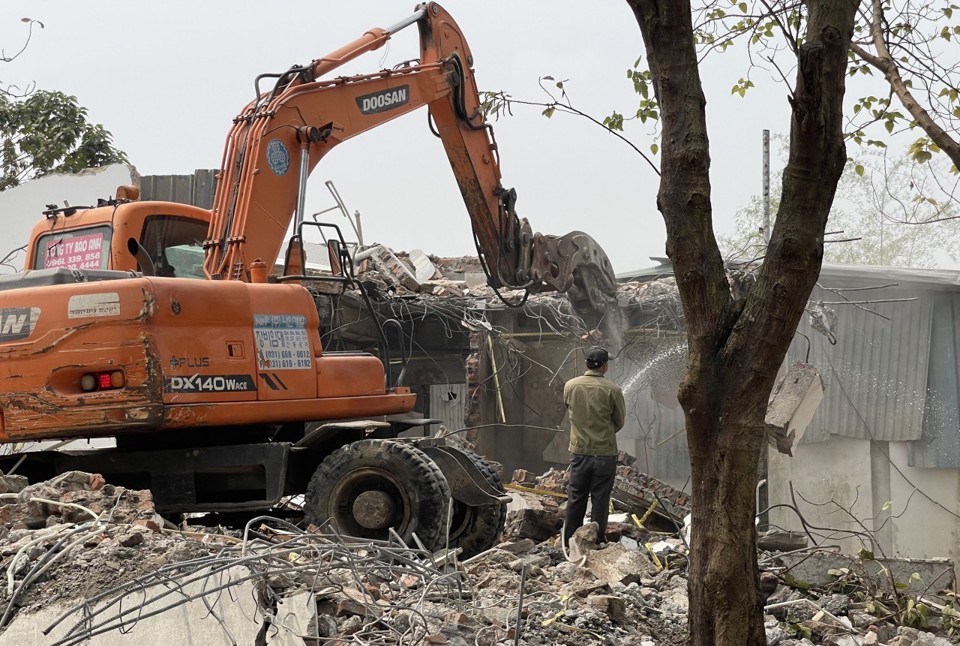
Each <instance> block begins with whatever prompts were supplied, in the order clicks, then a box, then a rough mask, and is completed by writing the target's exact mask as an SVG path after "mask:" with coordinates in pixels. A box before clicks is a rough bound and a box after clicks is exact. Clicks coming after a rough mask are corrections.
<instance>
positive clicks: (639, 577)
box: [0, 472, 960, 646]
mask: <svg viewBox="0 0 960 646" xmlns="http://www.w3.org/2000/svg"><path fill="white" fill-rule="evenodd" d="M551 478H552V479H556V478H558V474H556V473H553V474H550V477H549V478H547V479H546V480H542V481H538V482H530V481H529V480H524V481H525V482H526V483H527V484H528V485H529V484H534V485H543V484H544V482H546V481H548V480H550V479H551ZM554 484H556V483H554ZM4 486H9V488H10V489H13V491H11V490H8V491H7V492H6V493H5V494H3V495H2V496H3V497H0V501H2V502H3V503H5V504H3V505H2V506H0V513H3V514H4V515H5V518H7V519H8V521H7V523H6V524H5V525H4V527H3V530H2V532H3V534H2V537H0V556H2V558H3V566H4V568H5V569H6V570H7V573H8V577H9V578H8V581H9V582H10V584H9V585H8V586H6V587H4V588H0V609H2V610H0V612H3V615H2V619H0V623H2V625H3V630H2V632H0V646H7V645H11V646H33V645H40V644H44V645H49V644H58V645H60V646H68V645H77V646H79V645H80V644H84V645H87V644H90V645H93V646H100V645H105V644H127V643H130V644H134V643H136V644H137V646H150V645H153V644H158V645H159V644H169V643H203V644H231V643H232V644H253V643H257V644H265V645H267V646H301V645H303V646H306V645H308V644H310V645H313V644H320V643H329V644H347V643H360V644H374V643H375V644H399V643H405V644H406V643H411V644H413V643H419V644H447V645H454V646H458V645H470V644H475V645H479V646H494V645H498V646H499V645H500V644H513V643H518V644H525V645H534V644H536V645H547V644H569V645H572V644H576V645H577V646H588V645H600V644H604V645H606V644H624V645H636V644H644V645H647V646H669V645H674V644H683V643H685V641H686V631H687V619H688V614H689V610H690V609H689V602H688V599H687V578H686V571H685V568H686V558H685V546H684V544H683V543H682V541H680V540H679V539H678V538H677V536H676V535H670V534H663V533H654V532H652V531H650V530H649V529H646V528H644V527H640V526H639V525H638V524H637V523H636V522H635V521H633V519H631V520H630V522H612V523H611V529H610V531H609V532H608V539H609V538H610V536H611V535H613V534H617V535H618V539H617V540H616V541H609V542H607V543H606V544H603V543H601V542H600V541H598V537H597V535H596V531H597V528H596V525H595V524H593V523H588V524H586V525H584V526H583V527H581V528H580V529H579V530H578V531H577V532H576V533H575V535H574V539H573V540H572V541H571V549H570V552H569V553H567V554H565V553H564V551H563V549H562V548H561V546H560V545H559V544H558V536H557V534H556V533H555V534H554V535H553V536H549V537H547V538H546V539H545V540H537V539H535V538H533V537H530V536H522V537H519V536H511V537H507V538H505V540H504V541H503V542H502V543H501V544H499V545H498V546H496V547H494V548H492V549H490V550H487V551H485V552H483V553H481V554H478V555H476V556H474V557H472V558H470V559H467V560H464V561H461V560H459V559H458V558H457V555H456V552H450V553H445V552H439V553H436V554H431V553H429V552H424V551H422V550H420V549H417V548H414V547H411V546H407V545H404V544H403V543H401V542H400V541H399V540H394V541H389V542H387V541H363V540H358V539H350V540H345V539H343V538H341V537H340V536H338V535H336V534H334V533H333V532H328V531H326V530H325V528H323V527H320V528H317V527H309V528H307V529H306V530H304V529H302V528H300V527H297V526H295V525H292V524H290V523H289V522H287V521H285V520H281V519H275V518H269V517H258V518H255V519H253V520H252V521H250V522H249V523H248V524H247V525H246V526H245V527H243V528H237V529H235V530H224V529H222V528H216V529H211V528H204V527H186V528H181V529H172V528H164V527H163V524H164V523H163V521H162V520H161V519H159V517H158V516H156V512H155V511H154V510H153V506H152V497H151V496H150V492H148V491H132V490H127V489H123V488H121V487H114V486H112V485H110V484H107V483H105V482H103V478H101V477H100V476H97V475H95V474H87V473H80V472H71V473H67V474H63V475H62V476H59V477H58V478H55V479H53V480H51V481H48V482H44V483H38V484H35V485H29V486H28V485H26V484H25V483H24V482H22V481H13V480H12V479H10V478H0V487H4ZM528 488H529V489H533V487H528ZM17 489H19V490H18V491H16V490H17ZM537 490H538V491H542V492H546V493H531V492H530V491H521V492H518V493H520V494H521V495H522V496H524V498H525V499H527V498H529V499H530V504H533V503H534V502H537V500H538V499H545V500H544V501H543V503H542V504H541V506H540V507H539V508H538V509H535V510H534V509H527V510H526V511H540V512H543V513H544V514H546V513H548V510H550V513H553V514H555V515H556V514H559V509H560V506H561V505H559V504H557V501H558V500H560V501H561V502H562V500H561V499H560V498H557V497H556V496H553V495H547V493H553V492H547V490H543V489H537ZM515 493H517V492H515ZM622 518H627V516H623V517H622ZM622 518H621V520H622ZM142 521H147V523H144V522H142ZM815 554H819V552H817V551H810V550H808V551H807V554H806V556H808V557H810V556H812V555H815ZM787 556H789V555H787V554H781V553H768V552H762V553H761V558H760V562H761V565H762V566H763V567H764V571H763V573H762V578H761V586H762V587H763V589H764V590H765V591H766V592H767V593H769V597H768V598H767V601H766V611H767V613H769V614H767V615H766V617H765V623H764V628H765V630H766V633H767V637H768V643H770V644H779V645H781V646H789V645H799V644H825V645H832V646H848V645H857V646H859V645H863V644H879V645H886V646H945V645H946V644H949V643H950V641H949V639H947V638H946V637H945V635H946V634H947V632H948V631H949V630H950V629H951V627H952V626H953V625H954V623H953V622H954V620H955V618H956V617H960V613H958V612H957V611H956V610H955V609H954V605H955V604H954V602H953V601H952V599H953V597H949V595H945V596H941V597H938V599H940V600H939V601H933V600H932V599H933V597H932V595H933V594H934V593H935V592H938V590H933V589H930V590H928V591H927V592H925V593H924V594H923V595H922V596H917V597H906V596H904V595H903V594H900V595H899V596H893V595H887V596H883V594H882V586H880V585H878V584H877V583H876V582H875V581H871V582H866V581H864V580H860V579H855V574H854V573H851V572H850V571H849V570H848V571H847V572H846V573H841V575H842V576H841V577H837V576H833V578H832V581H831V583H830V584H829V585H826V586H823V587H817V586H812V585H809V584H807V583H802V584H801V583H800V582H798V581H796V580H795V579H793V578H791V575H790V570H789V569H788V566H786V565H785V562H786V561H785V558H784V557H787ZM811 560H812V559H811ZM835 575H836V573H835ZM791 583H792V587H791V585H789V584H791ZM521 585H522V593H523V603H522V605H521V603H520V596H521ZM867 590H873V591H874V592H873V593H871V594H872V596H871V595H867V594H866V593H865V592H864V591H867ZM927 594H929V595H931V597H930V598H927V596H926V595H927ZM911 599H913V601H910V600H911ZM920 608H922V610H921V609H920ZM517 631H519V633H518V632H517Z"/></svg>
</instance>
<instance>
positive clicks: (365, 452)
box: [0, 2, 616, 555]
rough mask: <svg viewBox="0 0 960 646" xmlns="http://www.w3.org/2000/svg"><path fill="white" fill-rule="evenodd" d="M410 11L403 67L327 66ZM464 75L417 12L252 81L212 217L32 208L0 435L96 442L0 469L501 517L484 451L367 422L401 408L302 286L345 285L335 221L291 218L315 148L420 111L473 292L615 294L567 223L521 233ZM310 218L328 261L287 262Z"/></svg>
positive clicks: (259, 499) (428, 536)
mask: <svg viewBox="0 0 960 646" xmlns="http://www.w3.org/2000/svg"><path fill="white" fill-rule="evenodd" d="M410 25H417V27H418V28H419V31H420V43H421V51H420V59H419V60H418V61H414V62H407V63H404V64H401V65H399V66H397V67H394V68H392V69H389V70H381V71H379V72H376V73H373V74H366V75H359V76H349V77H343V76H339V77H333V76H332V74H331V73H332V72H333V71H334V70H336V69H337V68H338V67H340V66H341V65H343V64H344V63H346V62H347V61H350V60H352V59H354V58H356V57H357V56H359V55H361V54H363V53H365V52H369V51H372V50H375V49H377V48H379V47H381V46H382V45H383V44H384V43H386V42H387V41H388V40H389V39H390V37H391V36H392V35H393V34H395V33H396V32H397V31H399V30H401V29H403V28H405V27H408V26H410ZM472 68H473V56H472V55H471V53H470V49H469V47H468V46H467V43H466V42H465V40H464V38H463V36H462V34H461V32H460V28H459V27H458V26H457V24H456V23H455V22H454V20H453V19H452V18H451V17H450V15H449V14H448V13H447V12H446V11H445V10H444V9H443V8H441V7H440V6H439V5H437V4H436V3H433V2H431V3H426V4H422V5H419V6H418V7H417V9H416V10H415V13H414V14H413V15H412V16H410V17H409V18H407V19H405V20H403V21H401V22H400V23H398V24H397V25H395V26H393V27H391V28H389V29H371V30H370V31H368V32H366V33H365V34H364V35H363V36H362V37H361V38H359V39H357V40H355V41H354V42H352V43H350V44H348V45H346V46H344V47H342V48H340V49H338V50H336V51H334V52H332V53H330V54H329V55H327V56H325V57H323V58H320V59H317V60H314V61H313V62H311V63H310V64H309V65H306V66H295V67H292V68H290V69H289V70H287V71H285V72H282V73H279V74H262V75H260V76H258V77H257V79H256V86H257V91H256V97H255V99H254V100H253V101H252V102H251V103H250V104H249V105H248V106H246V108H245V109H244V110H243V111H242V112H241V113H240V114H239V115H238V116H237V117H236V119H235V120H234V125H233V128H232V129H231V131H230V134H229V136H228V138H227V142H226V146H225V149H224V154H223V160H222V165H221V169H220V173H219V176H218V182H217V188H216V196H215V199H214V206H213V209H212V211H208V210H206V209H201V208H198V207H194V206H189V205H185V204H177V203H172V202H142V201H138V200H137V197H138V196H137V192H136V190H135V189H133V188H132V187H121V188H120V189H118V191H117V195H116V197H115V198H113V199H110V200H104V201H101V203H100V204H98V205H97V206H96V207H66V208H56V207H50V208H49V210H48V211H45V213H44V215H45V216H46V217H45V219H44V220H43V221H41V222H40V223H39V224H38V225H37V226H36V227H35V228H34V231H33V234H32V238H31V241H30V245H29V248H28V252H27V259H26V270H25V271H24V272H22V273H20V274H17V275H15V276H8V277H3V278H0V442H4V443H8V444H10V443H14V444H15V443H21V442H27V441H33V440H51V439H59V440H66V439H71V438H98V437H113V438H115V439H116V447H115V448H109V449H100V450H93V451H76V452H68V451H42V452H36V453H29V454H24V455H25V456H27V459H26V460H25V461H23V463H22V464H20V465H19V467H18V468H19V470H20V472H21V473H25V474H27V475H28V476H31V477H48V476H49V475H52V474H53V473H58V472H63V471H67V470H71V469H82V470H86V471H96V472H99V473H103V474H104V475H106V476H107V478H108V479H109V480H110V481H111V482H115V483H116V484H121V485H125V486H130V487H137V488H150V489H151V490H152V491H153V494H154V499H155V502H156V504H157V507H158V510H159V511H162V512H170V513H173V512H193V511H221V512H229V511H238V510H244V511H246V510H256V509H269V508H271V507H272V506H274V505H276V504H277V503H278V502H279V501H280V500H281V499H283V498H284V497H285V496H290V495H295V494H301V493H305V504H304V514H305V516H306V519H307V520H308V521H309V522H312V523H315V524H318V525H320V524H322V523H327V522H328V523H331V524H332V525H333V526H334V528H335V529H336V530H337V531H340V532H342V533H344V534H349V535H353V536H359V537H364V538H372V539H382V538H387V537H388V536H389V535H390V533H391V532H392V531H395V532H396V533H397V534H399V535H400V536H401V537H402V538H403V539H404V540H408V541H409V540H413V539H414V538H415V539H416V540H419V541H420V543H422V544H423V546H424V547H426V548H428V549H434V548H437V547H438V546H440V545H442V544H445V543H446V542H447V540H448V537H449V544H450V545H454V546H460V547H462V548H463V550H464V553H465V554H467V555H469V554H473V553H476V552H479V551H482V550H484V549H486V548H487V547H489V546H490V545H491V544H492V543H493V541H494V540H495V539H496V536H497V534H498V533H499V530H500V529H501V528H502V526H503V521H504V518H505V515H506V512H505V506H504V502H505V497H504V495H503V489H502V484H501V482H500V478H499V476H498V475H497V474H496V472H495V471H494V470H493V469H492V468H491V466H490V465H489V464H488V463H486V462H485V461H484V460H483V459H481V458H480V456H478V455H476V454H474V453H471V452H469V451H466V450H463V449H460V448H457V447H454V446H449V445H447V444H446V443H445V442H444V441H443V439H442V438H420V439H419V440H410V439H401V438H398V434H399V433H400V432H402V431H403V430H404V429H405V428H407V427H406V426H405V425H404V424H403V423H400V422H396V421H393V422H391V421H387V417H388V416H393V415H397V414H402V413H407V412H409V411H411V410H412V409H413V406H414V403H415V397H414V395H413V394H412V393H411V392H410V390H409V389H407V388H403V387H396V386H391V385H390V384H387V383H386V378H385V373H386V371H385V368H384V362H383V360H382V359H381V358H378V357H377V356H375V355H372V354H368V353H362V352H331V351H328V350H325V349H324V348H323V347H322V345H321V337H320V333H319V326H320V321H319V315H318V312H317V308H316V304H315V302H314V298H313V295H312V293H311V290H310V289H308V287H309V283H310V282H311V281H314V280H326V281H335V282H340V283H349V284H355V285H358V286H359V284H358V283H356V281H354V279H353V274H352V263H351V258H350V255H349V253H347V251H346V247H345V244H344V241H343V237H342V235H340V233H339V230H336V228H335V227H333V225H325V224H322V223H316V222H312V221H307V219H306V218H305V217H304V203H305V195H306V182H307V178H308V176H309V175H310V173H311V171H312V170H313V169H314V168H315V166H316V165H317V163H318V162H319V161H320V159H321V158H322V157H323V156H324V155H325V154H326V153H327V152H328V151H329V150H330V149H331V148H333V147H334V146H335V145H337V144H339V143H341V142H343V141H345V140H347V139H349V138H351V137H354V136H356V135H359V134H360V133H362V132H365V131H367V130H370V129H372V128H375V127H377V126H378V125H381V124H383V123H385V122H387V121H389V120H391V119H394V118H396V117H399V116H401V115H403V114H406V113H408V112H411V111H413V110H416V109H418V108H421V107H423V106H426V107H427V108H428V109H429V115H430V118H431V126H432V129H433V130H434V134H436V135H437V136H438V137H439V138H440V139H441V141H442V143H443V146H444V148H445V150H446V154H447V156H448V158H449V160H450V164H451V166H452V168H453V172H454V176H455V178H456V181H457V183H458V184H459V187H460V190H461V192H462V194H463V198H464V202H465V203H466V207H467V211H468V213H469V215H470V218H471V222H472V226H473V231H474V235H475V239H476V243H477V249H478V252H479V254H480V258H481V261H482V264H483V266H484V268H485V271H486V272H487V276H488V280H489V283H490V285H491V286H492V287H494V288H495V289H500V288H507V289H523V290H527V291H529V292H540V291H549V290H558V291H561V292H564V293H566V294H567V295H568V297H569V298H570V300H571V302H572V303H573V306H574V308H575V309H576V310H577V311H578V312H581V313H582V314H583V315H584V316H585V318H586V319H587V320H588V324H596V323H597V322H599V321H600V319H601V317H602V316H603V313H604V312H609V311H612V310H614V309H616V308H615V304H616V294H615V283H614V279H613V273H612V269H611V267H610V263H609V261H608V260H607V258H606V255H605V254H604V253H603V251H602V250H601V249H600V248H599V247H598V246H597V244H596V243H595V242H594V241H593V240H592V239H591V238H590V237H589V236H587V235H586V234H583V233H580V232H574V233H571V234H567V235H566V236H562V237H555V236H546V235H541V234H536V233H534V232H533V231H532V229H531V228H530V225H529V224H528V223H527V221H526V220H521V219H519V218H518V217H517V215H516V212H515V208H514V207H515V203H516V192H515V191H513V190H507V189H505V188H503V186H502V184H501V179H500V167H499V158H498V151H497V146H496V143H495V140H494V138H493V131H492V128H491V126H490V124H488V123H487V122H486V120H485V118H484V115H483V114H482V112H481V110H480V98H479V94H478V90H477V85H476V81H475V78H474V74H473V69H472ZM266 81H270V82H271V83H270V84H269V85H270V87H267V88H261V85H263V84H264V83H265V82H266ZM291 222H293V235H292V237H291V238H290V239H289V241H288V244H287V245H286V261H285V262H284V269H283V271H282V272H280V273H279V275H274V274H275V272H274V271H273V269H274V267H275V265H276V263H277V260H278V258H279V256H280V254H281V250H282V249H283V247H284V239H285V238H286V236H287V232H288V230H290V225H291ZM311 226H316V227H320V228H324V227H326V228H327V232H328V233H329V236H328V237H329V239H330V243H329V244H328V252H329V256H330V258H329V260H330V264H331V266H332V267H333V268H334V272H333V275H331V276H323V277H315V276H308V275H307V273H308V272H306V271H305V269H304V267H305V258H304V252H303V248H304V245H303V236H304V230H305V228H307V227H311ZM331 227H333V229H332V230H331V229H330V228H331ZM359 287H360V289H361V291H362V286H359ZM591 317H592V320H591Z"/></svg>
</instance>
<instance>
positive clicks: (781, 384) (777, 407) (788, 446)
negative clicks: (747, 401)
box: [764, 361, 824, 456]
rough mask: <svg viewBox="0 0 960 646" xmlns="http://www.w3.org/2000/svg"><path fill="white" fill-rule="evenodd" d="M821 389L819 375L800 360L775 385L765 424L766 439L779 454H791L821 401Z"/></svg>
mask: <svg viewBox="0 0 960 646" xmlns="http://www.w3.org/2000/svg"><path fill="white" fill-rule="evenodd" d="M823 390H824V388H823V380H822V378H821V377H820V372H819V371H818V370H817V369H816V368H814V367H813V366H809V365H807V364H805V363H803V362H800V361H798V362H796V363H795V364H793V365H792V366H790V367H789V368H788V370H787V373H786V374H785V375H784V376H783V377H782V378H781V379H780V381H778V382H777V385H776V386H775V387H774V389H773V392H772V393H771V394H770V401H769V402H768V404H767V416H766V418H765V420H764V421H765V425H766V430H767V439H768V441H769V442H770V443H771V444H773V445H774V446H775V447H777V450H778V451H780V452H781V453H783V454H785V455H790V456H792V455H793V452H794V451H795V450H796V448H797V446H798V445H799V444H800V440H801V439H803V434H804V432H805V431H806V430H807V425H808V424H810V421H811V420H812V419H813V415H814V413H816V412H817V408H819V406H820V402H821V401H823Z"/></svg>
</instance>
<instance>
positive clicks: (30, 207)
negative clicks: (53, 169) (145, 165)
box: [0, 164, 140, 274]
mask: <svg viewBox="0 0 960 646" xmlns="http://www.w3.org/2000/svg"><path fill="white" fill-rule="evenodd" d="M139 183H140V176H139V175H138V174H137V171H136V169H135V168H134V167H133V166H128V165H126V164H115V165H113V166H105V167H103V168H91V169H89V170H86V171H83V172H82V173H78V174H76V175H48V176H46V177H41V178H39V179H33V180H30V181H28V182H25V183H23V184H21V185H20V186H16V187H14V188H9V189H7V190H5V191H0V222H2V225H3V226H2V231H3V237H2V240H0V258H3V257H4V256H6V255H7V254H8V253H9V252H10V251H12V250H14V249H16V248H18V247H20V246H23V245H25V244H27V243H28V242H29V240H30V232H31V230H33V226H34V225H35V224H36V223H37V222H39V221H40V220H42V219H43V211H45V210H46V205H47V204H56V205H57V206H58V207H61V206H64V200H66V201H67V202H69V204H71V205H75V206H96V204H97V199H98V198H109V197H113V196H114V195H115V194H116V192H117V187H118V186H120V185H121V184H139ZM22 267H23V254H22V253H20V254H17V255H16V256H14V257H13V258H11V260H10V261H8V264H5V265H0V274H11V273H15V272H16V271H17V270H19V269H21V268H22Z"/></svg>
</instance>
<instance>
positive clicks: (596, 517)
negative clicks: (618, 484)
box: [563, 455, 617, 544]
mask: <svg viewBox="0 0 960 646" xmlns="http://www.w3.org/2000/svg"><path fill="white" fill-rule="evenodd" d="M616 478H617V456H615V455H574V456H573V457H572V458H570V484H569V485H568V486H567V519H566V524H565V526H564V531H563V542H564V544H566V543H567V541H569V540H570V537H571V536H573V533H574V532H575V531H577V528H578V527H581V526H582V525H583V517H584V515H585V514H586V513H587V497H588V496H589V497H590V500H591V502H592V506H591V509H590V520H592V521H593V522H595V523H596V524H597V525H598V526H599V531H598V532H597V537H598V538H599V540H600V541H606V540H607V538H606V536H607V516H608V515H609V513H610V494H611V493H613V483H614V481H615V480H616Z"/></svg>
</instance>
